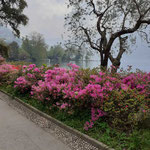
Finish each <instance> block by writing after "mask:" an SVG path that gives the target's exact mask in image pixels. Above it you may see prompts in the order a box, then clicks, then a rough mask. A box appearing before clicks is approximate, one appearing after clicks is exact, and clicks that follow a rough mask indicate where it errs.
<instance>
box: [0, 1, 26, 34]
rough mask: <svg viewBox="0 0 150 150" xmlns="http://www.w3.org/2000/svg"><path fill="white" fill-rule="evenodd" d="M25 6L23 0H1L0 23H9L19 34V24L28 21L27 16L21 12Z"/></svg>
mask: <svg viewBox="0 0 150 150" xmlns="http://www.w3.org/2000/svg"><path fill="white" fill-rule="evenodd" d="M25 7H27V3H26V2H25V0H1V1H0V25H9V26H10V27H11V28H12V29H13V31H14V33H15V34H16V35H17V36H19V35H20V31H19V29H18V27H19V25H26V24H27V22H28V18H27V16H26V15H24V14H23V10H24V8H25Z"/></svg>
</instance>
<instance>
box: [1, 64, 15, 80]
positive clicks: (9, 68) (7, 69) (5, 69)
mask: <svg viewBox="0 0 150 150" xmlns="http://www.w3.org/2000/svg"><path fill="white" fill-rule="evenodd" d="M13 71H14V70H13V69H12V66H11V65H9V64H2V65H0V79H2V78H3V77H4V76H6V75H8V74H9V73H11V72H13Z"/></svg>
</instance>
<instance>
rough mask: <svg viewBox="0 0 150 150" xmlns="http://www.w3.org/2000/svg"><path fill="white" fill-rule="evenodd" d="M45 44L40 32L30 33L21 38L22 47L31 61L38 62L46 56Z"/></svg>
mask: <svg viewBox="0 0 150 150" xmlns="http://www.w3.org/2000/svg"><path fill="white" fill-rule="evenodd" d="M47 48H48V46H47V44H46V43H45V40H44V38H43V36H42V35H41V34H40V33H36V32H34V33H32V34H31V35H30V36H26V37H25V38H23V43H22V49H23V50H25V51H26V52H27V53H28V54H29V55H30V58H31V61H32V62H38V61H40V60H42V59H46V58H47Z"/></svg>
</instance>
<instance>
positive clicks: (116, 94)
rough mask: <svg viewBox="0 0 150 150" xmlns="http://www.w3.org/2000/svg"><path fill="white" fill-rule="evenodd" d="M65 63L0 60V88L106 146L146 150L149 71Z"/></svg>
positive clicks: (149, 140)
mask: <svg viewBox="0 0 150 150" xmlns="http://www.w3.org/2000/svg"><path fill="white" fill-rule="evenodd" d="M2 61H3V60H2ZM68 66H69V67H70V69H65V68H60V67H59V66H50V67H47V66H45V65H44V66H41V67H39V68H38V67H36V65H35V64H30V65H29V66H23V67H22V68H20V69H18V70H17V69H15V70H14V69H13V68H12V66H11V65H8V64H7V63H4V62H2V65H0V88H1V89H2V90H4V91H6V92H7V93H10V94H11V95H12V96H14V97H17V98H19V99H20V100H21V101H23V102H25V103H27V104H29V105H30V106H33V107H35V108H36V109H38V110H40V111H42V112H44V113H45V114H47V115H50V116H51V117H53V118H55V119H56V120H59V121H61V122H62V123H64V124H65V125H67V126H70V127H71V128H73V129H75V130H78V131H79V132H81V133H84V134H86V135H88V136H90V137H92V138H94V139H96V140H97V141H100V142H102V143H104V144H106V145H108V146H109V147H111V148H115V149H116V150H128V149H129V150H136V149H137V150H149V147H150V128H149V126H145V124H144V122H145V121H147V119H149V112H150V73H146V72H136V73H133V72H121V73H113V72H111V71H109V70H108V71H106V72H102V71H101V70H99V69H98V68H95V69H92V70H90V69H82V68H79V66H76V65H73V64H68Z"/></svg>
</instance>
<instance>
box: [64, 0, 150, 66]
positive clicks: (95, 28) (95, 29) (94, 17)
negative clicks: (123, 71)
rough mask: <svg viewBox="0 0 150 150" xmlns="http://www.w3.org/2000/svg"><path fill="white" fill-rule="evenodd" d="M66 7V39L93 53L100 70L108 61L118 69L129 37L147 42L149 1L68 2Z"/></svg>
mask: <svg viewBox="0 0 150 150" xmlns="http://www.w3.org/2000/svg"><path fill="white" fill-rule="evenodd" d="M68 7H70V8H71V9H70V10H71V11H69V13H68V14H67V15H66V17H65V19H66V25H67V27H68V30H69V31H71V32H72V34H71V37H70V39H71V38H72V39H71V40H72V41H74V43H75V44H78V45H80V46H81V45H83V44H84V45H86V46H88V47H89V48H91V49H92V50H95V51H97V52H98V53H99V54H100V64H101V67H102V68H107V67H108V60H110V61H111V63H112V65H114V66H115V67H116V68H118V67H119V66H120V64H121V58H122V55H123V54H124V52H126V51H127V49H128V46H129V45H128V42H129V37H132V35H135V34H136V33H139V34H136V35H143V36H142V37H144V38H145V39H146V41H147V42H149V41H148V34H147V30H148V27H149V24H150V0H68ZM134 33H135V34H134ZM132 39H134V38H133V37H132ZM114 51H115V52H116V53H115V55H114Z"/></svg>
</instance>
